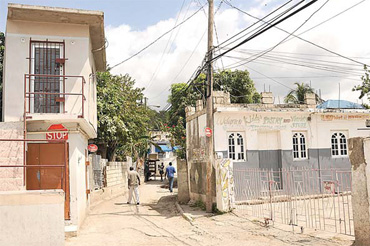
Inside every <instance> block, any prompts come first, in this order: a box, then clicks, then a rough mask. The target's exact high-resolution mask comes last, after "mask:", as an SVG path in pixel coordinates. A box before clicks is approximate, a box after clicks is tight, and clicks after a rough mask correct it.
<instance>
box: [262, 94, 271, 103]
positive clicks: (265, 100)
mask: <svg viewBox="0 0 370 246" xmlns="http://www.w3.org/2000/svg"><path fill="white" fill-rule="evenodd" d="M261 102H262V104H273V103H274V97H273V95H272V92H261Z"/></svg>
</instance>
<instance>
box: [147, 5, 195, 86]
mask: <svg viewBox="0 0 370 246" xmlns="http://www.w3.org/2000/svg"><path fill="white" fill-rule="evenodd" d="M185 2H186V0H183V2H182V5H181V8H180V11H179V14H178V15H177V17H176V21H175V25H174V27H175V26H176V25H177V22H178V20H179V17H180V15H181V12H182V9H183V7H184V4H185ZM189 7H190V4H189V6H188V10H189ZM185 17H186V14H185V16H184V19H185ZM180 28H181V27H180ZM180 28H179V29H180ZM174 31H175V29H173V30H172V32H171V35H170V37H169V39H168V40H167V44H166V47H165V48H164V50H163V52H162V56H161V59H160V60H159V62H158V64H157V67H156V68H155V70H154V72H153V74H152V77H151V78H150V81H149V83H148V85H147V86H145V87H144V88H145V89H146V90H148V89H149V87H150V86H151V85H152V82H153V80H154V78H155V77H156V75H157V71H158V69H159V67H160V65H161V62H162V60H163V57H164V55H165V54H168V53H166V51H167V47H168V44H169V43H170V41H171V38H172V34H173V33H174ZM173 41H174V40H173ZM172 43H173V42H172ZM172 43H171V46H172ZM171 46H170V47H171Z"/></svg>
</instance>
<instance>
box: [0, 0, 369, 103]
mask: <svg viewBox="0 0 370 246" xmlns="http://www.w3.org/2000/svg"><path fill="white" fill-rule="evenodd" d="M12 2H18V3H25V4H35V5H47V6H60V7H71V8H82V9H93V10H102V11H104V13H105V26H106V37H107V39H108V42H109V46H108V48H107V60H108V64H109V65H111V66H112V65H115V64H117V63H118V62H120V61H122V60H124V59H126V58H128V57H130V56H131V55H133V54H134V53H136V52H137V51H139V50H140V49H141V48H143V47H144V46H146V45H147V44H149V43H150V42H151V41H153V40H155V39H156V38H157V37H159V36H160V35H161V34H162V33H165V32H166V31H168V30H169V29H171V28H172V27H174V26H175V24H176V23H180V22H181V21H183V20H184V19H186V18H187V17H188V16H190V15H192V14H193V13H194V12H195V11H197V10H198V9H199V8H200V6H201V5H203V4H205V3H206V1H205V0H199V1H198V0H157V1H154V0H147V1H142V0H121V1H118V0H116V1H109V0H105V1H98V0H88V1H87V0H85V1H77V0H73V1H72V0H70V1H63V2H62V1H32V0H29V1H12ZM230 2H231V3H232V4H233V5H234V6H236V7H238V8H240V9H242V10H244V11H246V12H248V13H250V14H252V15H254V16H258V17H260V18H261V17H264V16H265V15H266V14H268V13H269V12H271V11H272V10H274V9H276V8H277V7H279V6H280V5H282V4H284V3H285V2H287V1H278V0H276V1H274V0H249V1H241V0H231V1H230ZM297 2H298V1H297V0H295V1H294V0H293V1H292V3H291V4H290V5H289V6H292V4H294V3H297ZM306 2H308V1H306ZM325 2H326V0H319V1H318V2H317V3H315V4H313V5H312V6H310V7H308V8H307V9H306V10H304V11H302V12H300V13H299V14H297V15H296V16H294V17H292V18H290V19H289V20H287V21H285V22H284V23H282V24H280V25H279V27H280V28H282V29H284V30H286V31H288V32H293V31H294V30H296V29H297V28H298V27H299V26H301V25H302V24H303V23H304V22H305V20H307V19H308V18H309V16H311V15H312V14H313V13H314V12H315V11H316V10H318V9H319V8H320V7H322V8H321V9H320V10H319V11H318V12H317V13H316V14H315V15H313V16H312V18H310V19H309V20H308V21H307V22H306V23H305V24H304V25H303V26H302V27H300V28H299V29H298V30H297V31H296V32H295V34H296V35H298V34H300V33H302V32H304V31H305V30H308V29H310V28H311V27H314V26H315V25H317V24H319V23H321V22H323V21H325V20H327V19H329V18H330V17H332V16H335V15H336V14H338V13H340V12H341V11H343V10H345V9H347V8H349V7H351V6H353V5H355V4H356V3H360V2H361V3H360V4H359V5H358V6H356V7H353V8H352V9H351V10H348V11H347V12H345V13H343V14H341V15H339V16H337V17H335V18H333V19H332V20H329V21H328V22H326V23H324V24H322V25H320V26H318V27H316V28H314V29H312V30H310V31H308V32H307V33H304V34H303V35H300V37H302V38H304V39H306V40H308V41H310V42H312V43H314V44H317V45H319V46H322V47H324V48H326V49H329V50H331V51H334V52H336V53H338V54H341V55H343V56H346V57H351V58H352V59H353V60H356V61H359V62H363V63H367V64H370V49H369V44H370V34H369V33H368V32H367V31H366V30H367V29H368V23H370V15H368V10H369V9H370V0H365V1H362V0H351V1H349V0H329V1H328V2H327V3H326V4H325V5H324V3H325ZM7 3H8V1H1V5H0V8H1V9H0V11H1V13H0V14H1V15H0V17H1V19H0V29H1V30H3V31H5V21H6V5H7ZM323 5H324V6H323ZM219 6H220V1H219V0H217V1H216V2H215V9H218V8H219V9H218V12H217V14H216V15H215V21H216V30H217V34H218V35H217V36H218V39H217V38H216V37H215V38H214V44H215V45H217V44H218V41H219V42H222V41H223V40H226V39H227V38H229V37H231V36H233V35H234V34H236V33H238V32H239V31H241V30H242V29H244V28H246V27H248V26H250V25H251V24H252V23H254V22H255V21H256V20H255V19H253V18H251V17H248V16H247V15H245V14H243V13H241V12H239V11H238V10H236V9H233V8H231V7H230V6H228V5H227V4H226V3H222V4H221V6H220V7H219ZM206 12H207V6H205V11H203V10H201V11H199V12H198V13H197V14H196V15H194V16H193V17H192V18H191V19H189V20H188V21H187V22H186V23H185V24H183V25H181V26H180V27H178V28H177V29H175V30H174V31H173V32H171V33H169V34H168V35H166V36H164V37H163V38H162V39H160V40H159V41H158V42H157V43H155V44H154V45H152V46H151V47H150V48H148V49H147V50H145V51H144V52H142V53H141V54H140V55H138V56H136V57H134V58H133V59H131V60H129V61H127V62H125V63H124V64H122V65H120V66H117V67H116V68H114V69H113V70H112V73H115V74H119V73H121V74H125V73H128V74H130V75H131V76H132V77H133V78H134V79H135V80H136V84H137V86H138V87H145V88H146V90H145V94H146V96H147V97H148V98H149V104H151V105H161V106H162V107H163V106H164V105H166V103H167V96H168V93H169V92H168V89H169V86H170V84H171V83H178V82H186V81H187V80H188V79H189V78H190V76H191V74H192V73H193V72H194V71H195V69H196V68H197V67H198V66H199V65H200V63H201V61H202V59H203V57H204V54H205V52H206V39H207V33H206V27H207V16H206V14H207V13H206ZM176 21H177V22H176ZM287 37H288V34H287V33H284V32H282V31H280V30H277V29H275V28H273V29H270V30H269V31H267V32H266V33H264V34H262V35H260V36H259V37H257V38H255V39H253V40H252V41H251V42H248V43H246V44H244V45H243V46H241V47H240V48H238V49H236V50H235V51H233V52H231V53H229V54H228V56H232V57H233V58H226V57H224V58H223V59H222V62H221V60H218V61H217V62H216V64H215V67H216V69H222V68H228V67H230V65H232V64H235V63H236V62H238V60H237V58H235V57H240V58H244V59H246V58H248V57H249V56H251V55H252V54H253V53H256V52H257V51H259V50H266V49H268V48H271V47H273V46H276V45H277V44H279V42H281V41H282V40H284V39H286V38H287ZM290 39H291V40H290ZM287 40H289V41H287V42H284V43H282V44H279V45H277V47H275V48H274V49H273V50H271V51H270V52H269V53H266V54H265V55H264V56H262V57H260V58H258V59H256V60H254V61H252V62H250V63H248V64H245V65H242V66H239V67H236V68H237V69H248V70H249V72H250V74H251V78H252V79H253V80H254V82H255V85H256V88H257V90H258V91H263V90H264V88H265V89H266V90H268V89H269V88H270V90H271V91H272V92H273V93H274V95H275V102H279V101H280V102H282V101H283V98H284V96H285V95H286V94H287V93H288V92H289V90H290V89H289V88H293V87H294V85H293V84H294V82H304V83H311V85H312V87H314V88H315V89H316V90H317V91H319V89H320V90H321V94H322V97H323V98H324V99H338V97H339V83H340V86H341V99H347V100H350V101H354V102H357V99H358V95H359V93H356V92H352V88H353V86H354V85H356V84H359V83H361V80H360V75H361V74H362V67H361V65H359V64H357V63H355V62H353V61H349V60H346V59H343V58H341V57H339V56H336V55H333V54H332V53H329V52H327V51H324V50H323V49H319V48H317V47H315V46H314V45H312V44H309V43H307V42H304V41H302V40H298V39H297V38H292V37H288V38H287ZM228 47H231V46H228ZM288 63H290V64H288ZM236 65H240V64H236ZM307 65H309V66H310V67H311V68H308V67H307ZM312 67H313V68H312ZM327 70H330V71H327ZM358 102H361V101H358Z"/></svg>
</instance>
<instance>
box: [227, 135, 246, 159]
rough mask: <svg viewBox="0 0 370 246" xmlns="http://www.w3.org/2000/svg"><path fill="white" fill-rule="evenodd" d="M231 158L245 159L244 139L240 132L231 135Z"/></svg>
mask: <svg viewBox="0 0 370 246" xmlns="http://www.w3.org/2000/svg"><path fill="white" fill-rule="evenodd" d="M229 158H230V159H232V160H244V139H243V136H242V135H241V134H240V133H231V134H230V135H229Z"/></svg>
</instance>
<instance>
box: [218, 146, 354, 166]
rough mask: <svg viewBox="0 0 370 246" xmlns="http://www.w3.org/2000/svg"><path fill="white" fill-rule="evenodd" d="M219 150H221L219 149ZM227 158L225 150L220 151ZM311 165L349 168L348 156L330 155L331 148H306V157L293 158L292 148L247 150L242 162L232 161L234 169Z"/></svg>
mask: <svg viewBox="0 0 370 246" xmlns="http://www.w3.org/2000/svg"><path fill="white" fill-rule="evenodd" d="M220 152H221V151H220ZM222 153H223V155H224V158H225V157H226V158H227V151H222ZM291 167H293V168H294V167H297V168H299V167H312V168H320V169H328V168H334V169H350V168H351V164H350V161H349V158H348V157H338V158H337V157H332V156H331V149H308V158H307V159H305V160H293V154H292V150H247V151H246V160H245V161H244V162H234V169H237V170H238V169H241V168H244V169H245V168H266V169H271V168H272V169H274V170H277V169H279V168H291Z"/></svg>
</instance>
